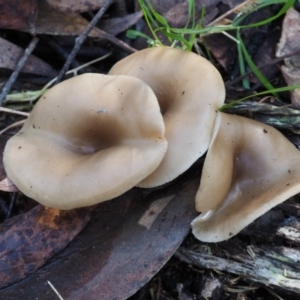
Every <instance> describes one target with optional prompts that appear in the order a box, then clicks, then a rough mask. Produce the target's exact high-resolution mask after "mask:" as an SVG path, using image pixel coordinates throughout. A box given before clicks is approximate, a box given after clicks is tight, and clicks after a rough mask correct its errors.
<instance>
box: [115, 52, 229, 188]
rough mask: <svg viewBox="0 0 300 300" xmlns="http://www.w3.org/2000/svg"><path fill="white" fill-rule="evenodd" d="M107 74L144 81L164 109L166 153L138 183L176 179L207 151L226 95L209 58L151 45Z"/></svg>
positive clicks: (119, 63)
mask: <svg viewBox="0 0 300 300" xmlns="http://www.w3.org/2000/svg"><path fill="white" fill-rule="evenodd" d="M109 74H111V75H118V74H125V75H130V76H134V77H137V78H140V79H141V80H143V81H144V82H146V83H147V84H148V85H149V86H150V87H151V88H152V89H153V91H154V93H155V95H156V96H157V98H158V101H159V105H160V108H161V111H162V114H163V118H164V122H165V126H166V133H165V136H166V139H167V141H168V145H169V146H168V150H167V154H166V156H165V158H164V159H163V161H162V163H161V165H160V166H159V167H158V168H157V169H156V170H155V171H154V172H153V173H152V174H151V175H150V176H149V177H147V178H146V179H144V180H143V181H142V182H141V183H139V185H138V186H140V187H154V186H159V185H162V184H164V183H167V182H169V181H171V180H173V179H174V178H176V177H177V176H179V175H180V174H181V173H183V172H184V171H186V170H187V169H188V168H189V167H190V166H191V165H192V164H193V163H194V162H195V161H196V160H197V159H198V158H199V157H201V156H202V155H203V154H204V153H205V152H206V151H207V148H208V145H209V142H210V139H211V134H212V130H213V124H214V121H215V116H216V113H217V110H218V109H219V108H220V106H222V104H223V102H224V98H225V89H224V84H223V80H222V78H221V76H220V74H219V72H218V70H217V69H216V68H215V67H214V66H213V65H212V64H211V63H210V62H209V61H207V60H206V59H204V58H202V57H201V56H199V55H196V54H194V53H191V52H187V51H184V50H180V49H173V48H167V47H158V48H150V49H145V50H142V51H139V52H136V53H134V54H132V55H130V56H128V57H126V58H125V59H123V60H121V61H119V62H118V63H117V64H116V65H114V66H113V68H112V69H111V70H110V72H109Z"/></svg>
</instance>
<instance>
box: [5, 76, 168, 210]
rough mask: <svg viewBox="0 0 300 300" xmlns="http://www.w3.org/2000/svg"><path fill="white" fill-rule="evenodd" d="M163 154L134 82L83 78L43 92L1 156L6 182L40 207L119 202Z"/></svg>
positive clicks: (144, 94) (154, 115)
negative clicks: (2, 156) (6, 176)
mask: <svg viewBox="0 0 300 300" xmlns="http://www.w3.org/2000/svg"><path fill="white" fill-rule="evenodd" d="M166 149H167V142H166V140H165V138H164V124H163V119H162V116H161V113H160V109H159V105H158V102H157V99H156V97H155V95H154V93H153V92H152V90H151V89H150V88H149V87H148V86H147V85H146V84H145V83H143V82H142V81H141V80H138V79H136V78H132V77H128V76H106V75H100V74H84V75H80V76H77V77H74V78H72V79H69V80H66V81H64V82H62V83H60V84H59V85H57V86H55V87H53V88H52V89H51V90H49V91H48V92H47V93H46V94H45V95H44V96H43V97H42V98H41V99H40V100H39V101H38V103H37V104H36V106H35V107H34V109H33V111H32V113H31V114H30V116H29V118H28V119H27V121H26V123H25V125H24V127H23V128H22V129H21V131H20V132H19V133H18V134H17V135H16V136H14V137H13V138H11V139H10V140H9V142H8V143H7V145H6V148H5V151H4V165H5V170H6V172H7V175H8V177H9V178H10V179H11V180H12V181H13V182H14V184H15V185H16V186H17V187H18V188H19V189H20V190H21V191H22V192H23V193H24V194H25V195H27V196H29V197H31V198H33V199H35V200H37V201H38V202H40V203H42V204H43V205H45V206H48V207H54V208H59V209H72V208H76V207H82V206H88V205H93V204H96V203H99V202H102V201H105V200H109V199H112V198H114V197H117V196H119V195H120V194H122V193H124V192H125V191H127V190H129V189H130V188H132V187H133V186H135V185H136V184H137V183H138V182H139V181H141V180H142V179H143V178H145V177H146V176H148V175H149V174H150V173H151V172H153V171H154V170H155V168H157V166H158V165H159V164H160V162H161V160H162V159H163V156H164V154H165V152H166Z"/></svg>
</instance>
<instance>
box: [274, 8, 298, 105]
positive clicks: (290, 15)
mask: <svg viewBox="0 0 300 300" xmlns="http://www.w3.org/2000/svg"><path fill="white" fill-rule="evenodd" d="M294 51H300V14H299V13H298V12H297V11H296V10H294V9H293V8H290V9H289V10H288V11H287V13H286V15H285V17H284V21H283V24H282V32H281V38H280V41H279V43H278V45H277V51H276V56H283V55H286V54H289V53H292V52H294ZM284 63H285V65H283V66H282V67H281V72H282V74H283V76H284V79H285V81H286V82H287V84H288V85H294V84H299V83H300V54H295V55H293V56H291V57H288V58H285V59H284ZM291 98H292V104H293V105H294V106H297V107H300V89H295V90H293V91H291Z"/></svg>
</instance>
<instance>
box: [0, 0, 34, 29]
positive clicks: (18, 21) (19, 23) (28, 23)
mask: <svg viewBox="0 0 300 300" xmlns="http://www.w3.org/2000/svg"><path fill="white" fill-rule="evenodd" d="M36 15H37V0H9V1H7V0H0V16H1V18H0V27H1V28H8V29H17V30H27V31H29V32H31V33H34V32H35V30H34V24H35V20H36Z"/></svg>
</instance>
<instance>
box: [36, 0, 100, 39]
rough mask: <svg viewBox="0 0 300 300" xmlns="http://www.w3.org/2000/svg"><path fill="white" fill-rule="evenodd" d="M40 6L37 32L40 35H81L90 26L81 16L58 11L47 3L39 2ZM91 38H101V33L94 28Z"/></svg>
mask: <svg viewBox="0 0 300 300" xmlns="http://www.w3.org/2000/svg"><path fill="white" fill-rule="evenodd" d="M38 6H39V7H38V9H39V14H38V18H37V21H36V32H37V33H39V34H50V35H70V36H72V35H73V36H74V35H80V34H81V33H82V32H83V31H84V30H85V28H86V27H87V25H88V24H89V22H88V21H87V20H86V19H84V18H83V17H82V16H81V15H79V14H77V13H66V12H60V11H57V10H55V9H53V8H52V7H50V6H49V5H48V4H47V3H46V2H45V1H39V3H38ZM89 36H91V37H100V36H101V31H100V30H98V28H96V27H94V28H93V29H92V31H91V32H90V34H89Z"/></svg>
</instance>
